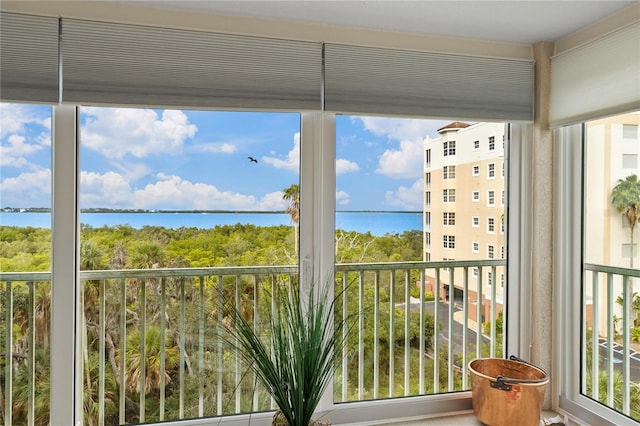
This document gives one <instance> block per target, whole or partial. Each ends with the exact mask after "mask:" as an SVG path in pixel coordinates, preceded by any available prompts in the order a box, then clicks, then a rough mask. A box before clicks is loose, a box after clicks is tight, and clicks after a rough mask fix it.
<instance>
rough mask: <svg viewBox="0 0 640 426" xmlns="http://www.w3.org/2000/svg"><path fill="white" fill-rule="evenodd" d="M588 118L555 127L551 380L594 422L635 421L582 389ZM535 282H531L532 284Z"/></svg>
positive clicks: (564, 399) (570, 409)
mask: <svg viewBox="0 0 640 426" xmlns="http://www.w3.org/2000/svg"><path fill="white" fill-rule="evenodd" d="M585 135H586V131H585V128H584V124H576V125H573V126H567V127H562V128H557V129H555V130H554V132H553V139H554V144H553V155H554V158H555V159H557V161H556V162H555V163H554V169H555V173H554V194H553V202H554V206H556V207H557V208H556V209H555V211H554V217H553V228H554V235H553V245H554V250H553V281H554V282H555V283H557V285H554V286H553V301H554V304H553V312H554V318H553V324H554V327H553V333H552V341H553V343H554V345H555V346H556V348H557V349H556V350H554V351H553V361H554V363H555V364H556V365H557V366H558V368H559V370H558V373H557V374H556V377H555V381H554V382H552V388H553V392H555V394H556V395H558V399H557V402H555V404H557V407H558V410H559V411H562V412H566V413H568V414H570V415H572V416H575V417H577V418H580V419H581V421H583V422H587V423H589V424H615V425H624V424H635V422H633V421H632V420H630V419H629V418H628V417H626V416H624V415H622V414H620V413H618V412H616V411H614V410H612V409H610V408H608V407H606V406H604V405H603V404H600V403H598V402H596V401H594V400H592V399H591V398H588V397H586V396H584V395H582V394H581V393H580V381H581V372H580V369H581V361H580V356H581V354H580V352H581V351H576V350H575V348H582V344H581V336H582V333H581V317H582V310H581V297H582V295H581V286H582V283H581V281H582V256H583V253H582V244H583V242H582V235H583V227H584V223H583V220H575V218H576V217H579V218H583V213H584V206H583V201H584V192H583V186H582V180H583V173H585V170H584V169H585V168H584V161H585V157H584V155H585V150H584V145H583V144H584V137H585ZM528 286H531V284H528Z"/></svg>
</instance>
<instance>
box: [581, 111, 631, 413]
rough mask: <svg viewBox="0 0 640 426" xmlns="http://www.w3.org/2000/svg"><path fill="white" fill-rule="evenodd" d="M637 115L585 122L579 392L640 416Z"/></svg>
mask: <svg viewBox="0 0 640 426" xmlns="http://www.w3.org/2000/svg"><path fill="white" fill-rule="evenodd" d="M639 125H640V113H635V114H625V115H620V116H615V117H610V118H606V119H602V120H597V121H592V122H588V123H586V142H585V143H586V157H585V172H584V200H585V201H584V235H583V244H584V262H585V264H584V274H583V276H584V281H583V300H582V309H583V324H582V325H583V329H582V337H583V348H584V350H585V351H586V352H585V353H583V356H582V371H581V376H582V388H581V392H582V393H583V394H585V395H586V396H588V397H591V398H593V399H594V400H596V401H599V402H601V403H603V404H605V405H607V406H609V407H611V408H613V409H614V410H616V411H619V412H621V413H623V414H625V415H627V416H631V417H633V418H634V419H636V420H640V269H639V266H640V258H638V244H639V243H640V234H639V229H640V223H639V220H640V178H639V177H640V168H639V166H638V163H637V157H638V155H639V154H640V140H639V139H638V137H639V136H638V132H637V128H638V126H639Z"/></svg>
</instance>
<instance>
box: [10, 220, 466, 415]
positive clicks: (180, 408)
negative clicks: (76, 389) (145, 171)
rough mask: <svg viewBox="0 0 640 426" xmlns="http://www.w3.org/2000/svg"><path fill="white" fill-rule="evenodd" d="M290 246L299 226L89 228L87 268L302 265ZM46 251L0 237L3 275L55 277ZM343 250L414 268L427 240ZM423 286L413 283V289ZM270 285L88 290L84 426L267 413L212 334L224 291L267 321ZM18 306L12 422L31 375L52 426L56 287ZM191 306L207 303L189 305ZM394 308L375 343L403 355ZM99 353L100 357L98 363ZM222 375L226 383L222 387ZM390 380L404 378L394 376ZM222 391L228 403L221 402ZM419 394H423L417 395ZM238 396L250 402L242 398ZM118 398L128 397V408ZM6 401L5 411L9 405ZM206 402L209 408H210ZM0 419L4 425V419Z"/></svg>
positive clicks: (350, 237)
mask: <svg viewBox="0 0 640 426" xmlns="http://www.w3.org/2000/svg"><path fill="white" fill-rule="evenodd" d="M294 238H295V237H294V235H292V233H291V227H287V226H272V227H256V226H253V225H241V224H237V225H232V226H218V227H216V228H213V229H197V228H179V229H167V228H162V227H154V226H146V227H143V228H141V229H134V228H132V227H130V226H127V225H120V226H114V227H100V228H92V227H89V226H84V225H83V226H82V229H81V246H80V252H81V256H80V264H81V268H82V269H83V270H97V269H99V270H122V269H157V268H180V267H187V268H199V267H210V266H213V267H227V266H237V265H251V266H260V265H265V266H267V265H268V266H275V265H292V264H294V265H295V263H296V254H295V252H291V251H289V250H288V247H292V246H293V241H294ZM50 241H51V237H50V232H49V230H46V229H39V228H28V227H7V226H0V270H2V271H3V272H9V271H15V272H26V271H47V270H48V269H49V268H50V266H49V265H50V263H51V261H50ZM336 245H337V247H336V249H337V256H338V257H339V258H340V259H341V261H342V262H388V261H392V260H394V261H396V260H400V259H404V260H418V259H420V257H421V249H422V247H421V246H422V236H421V233H420V231H412V232H404V233H402V234H393V235H384V236H373V235H371V234H369V233H354V232H346V231H337V234H336ZM355 279H356V278H350V280H355ZM416 279H417V277H412V280H413V282H415V280H416ZM289 282H290V277H286V276H284V277H279V278H278V281H277V282H276V283H275V284H276V285H281V284H286V283H289ZM273 285H274V283H272V282H267V281H261V280H258V281H255V282H254V281H252V280H250V279H248V277H247V278H243V279H242V280H241V281H240V282H236V281H235V279H230V280H227V279H224V280H223V281H222V283H221V285H220V282H219V281H218V280H217V279H214V277H210V278H200V277H193V278H184V279H180V278H166V279H160V278H153V279H146V278H144V279H143V278H133V279H127V280H126V282H125V281H124V280H120V279H109V280H84V281H83V285H82V312H83V317H82V329H83V336H82V341H83V342H84V343H83V344H82V351H81V352H82V359H83V369H82V372H83V383H84V394H83V399H84V411H85V416H84V418H85V424H88V425H93V424H99V422H100V421H101V419H102V418H103V419H104V423H105V424H118V423H119V422H120V421H121V419H124V421H126V422H127V423H139V422H143V421H146V422H149V421H161V420H168V419H178V418H190V417H198V416H202V415H203V416H215V415H219V414H226V413H235V412H238V411H240V412H250V411H255V410H268V409H270V408H271V406H270V398H269V397H268V394H267V393H266V392H265V391H264V389H259V390H258V391H257V393H255V398H251V397H245V396H246V395H254V393H253V389H254V388H255V386H254V383H253V380H252V379H251V378H250V377H246V378H244V379H241V380H240V381H239V382H238V381H237V376H236V375H237V372H236V371H237V366H236V365H235V358H234V356H233V354H232V352H231V351H230V350H229V349H226V350H224V351H219V348H218V347H217V346H216V343H215V342H216V339H215V334H216V324H218V323H219V321H220V320H222V321H226V319H225V318H226V316H225V315H223V312H222V311H221V310H220V309H219V306H218V302H217V300H218V299H217V294H218V293H217V292H218V288H220V289H221V290H222V291H223V294H224V295H225V296H226V297H229V298H236V297H237V300H238V301H239V302H241V305H242V306H244V307H245V308H243V310H242V312H243V315H244V316H245V318H247V319H250V318H252V315H254V313H255V312H259V313H260V315H261V316H262V317H266V315H267V314H268V312H270V309H271V307H270V306H269V301H268V298H266V297H264V298H262V299H258V300H259V303H258V305H257V307H256V308H255V309H254V308H253V307H251V304H250V303H247V302H248V301H250V300H252V299H253V293H254V292H259V293H260V294H263V295H264V294H268V292H270V291H271V292H272V288H273V287H272V286H273ZM390 289H391V288H390V286H389V281H388V280H386V281H385V280H382V281H381V286H380V294H379V295H378V297H379V301H378V303H380V304H381V306H383V307H384V306H386V311H387V312H389V309H390V306H389V303H390V302H389V301H390V297H391V292H390ZM7 290H8V288H7V285H6V284H5V283H3V284H0V315H1V316H2V320H1V321H0V345H1V347H2V348H4V347H6V342H5V337H6V335H7V330H6V327H7V323H6V321H5V319H6V312H7V305H6V302H7V300H8V299H7V297H6V294H7ZM349 291H350V292H351V291H352V290H351V289H350V290H349ZM396 291H397V290H396ZM11 295H12V297H13V300H12V309H13V330H12V337H13V351H12V352H13V371H12V374H13V381H12V388H13V395H12V398H13V409H12V415H13V423H14V424H24V423H26V421H27V420H26V419H27V416H28V400H29V399H28V398H29V397H28V395H29V393H30V391H29V388H30V387H31V386H33V385H30V384H29V383H30V382H29V374H28V373H29V371H34V370H33V367H35V371H36V377H35V382H34V383H35V389H34V394H33V395H34V398H35V399H34V401H35V417H36V418H35V424H37V425H39V424H42V425H45V424H48V403H49V392H50V389H49V379H48V377H49V373H48V371H49V370H48V369H49V349H50V324H51V309H50V304H51V301H50V299H51V292H50V284H49V282H33V283H24V282H22V283H18V282H16V283H13V284H12V288H11ZM400 296H401V295H400V294H396V295H395V297H396V300H400ZM195 301H202V303H193V302H195ZM373 303H374V300H373V294H372V293H368V294H367V296H366V300H365V306H366V308H365V310H367V311H368V312H370V311H371V309H372V306H373ZM348 304H349V311H350V312H353V311H354V310H356V309H357V297H356V296H355V295H353V294H350V296H349V298H348ZM30 306H32V308H31V307H30ZM256 309H257V310H256ZM393 309H394V312H395V313H394V316H395V317H396V320H395V328H394V332H393V335H390V334H389V331H388V330H385V328H386V327H380V330H381V332H380V334H379V335H378V336H377V339H378V342H379V345H380V346H381V347H387V348H389V347H398V348H401V347H403V345H404V342H405V334H404V330H405V327H404V313H403V310H402V309H401V308H400V307H394V308H393ZM30 311H31V312H33V315H32V319H33V328H34V341H35V363H36V365H35V366H31V365H30V364H29V362H28V360H27V355H28V353H29V332H30V325H29V324H30V323H29V317H30V315H29V312H30ZM365 315H368V314H366V313H365ZM387 315H388V313H387ZM371 318H372V317H371V315H368V316H367V317H366V319H365V324H366V330H365V331H366V333H368V334H367V338H366V339H365V348H367V347H368V348H369V349H367V351H368V354H367V356H366V357H365V359H364V361H363V362H365V363H366V365H367V366H371V365H373V361H372V359H371V355H370V353H371V351H370V348H371V347H372V345H373V339H374V337H373V335H372V334H371V331H370V330H371V329H372V324H373V323H372V322H371V321H372V320H371ZM382 320H384V319H382ZM384 321H387V322H388V320H384ZM410 321H411V323H410V325H409V326H408V327H407V328H406V329H407V330H409V333H410V335H409V336H408V341H409V342H410V345H411V347H410V350H411V359H410V362H411V363H412V364H413V363H417V360H418V359H419V357H420V354H419V352H418V345H417V336H419V327H418V326H417V324H419V323H418V321H417V317H416V315H415V314H414V313H411V316H410ZM143 327H144V332H143ZM122 330H124V333H122V332H121V331H122ZM433 330H434V323H433V317H432V316H430V315H429V314H427V315H426V318H425V332H424V334H423V335H424V336H425V338H426V339H427V342H426V346H427V348H429V347H431V339H432V335H433ZM143 336H144V339H143ZM101 347H103V348H104V349H103V350H104V352H101ZM357 352H358V342H357V341H355V340H352V338H351V337H350V340H349V341H348V344H347V347H346V348H345V351H344V355H345V356H346V359H348V361H349V368H348V373H347V376H348V381H349V384H350V385H349V390H348V392H349V393H351V392H352V389H355V388H356V386H357V385H356V384H357V377H356V376H355V374H357V371H358V366H357V363H358V357H357V356H355V355H356V354H357ZM393 356H394V357H395V359H390V358H389V351H384V353H381V356H380V361H379V362H380V366H381V368H388V367H389V366H392V365H394V364H395V365H398V366H399V365H401V364H402V362H403V360H404V359H405V358H404V357H403V354H402V351H401V350H399V349H398V350H396V351H395V353H394V355H393ZM441 356H442V357H443V358H442V360H441V362H440V369H441V370H442V373H443V377H445V376H446V374H447V371H446V360H445V358H444V357H445V356H446V355H445V354H442V355H441ZM101 359H102V360H104V361H103V362H102V361H101ZM5 366H6V360H5V359H4V357H0V384H1V386H0V388H1V389H0V392H4V390H5V387H4V382H5V374H6V367H5ZM443 366H444V367H443ZM432 367H433V362H431V363H427V367H426V369H427V371H430V370H428V369H429V368H432ZM366 368H369V367H366ZM101 369H102V370H101ZM219 372H221V373H222V376H219ZM393 374H402V373H401V372H400V369H399V368H397V370H396V372H395V373H393ZM457 374H458V373H457ZM426 376H427V384H426V386H427V388H428V389H430V387H429V386H432V382H429V380H432V377H433V374H432V373H427V374H426ZM429 377H431V379H430V378H429ZM458 377H459V374H458ZM369 381H370V377H367V378H366V382H365V383H366V386H367V390H366V391H365V398H367V397H369V398H370V397H373V396H372V394H371V393H370V389H371V387H372V386H371V383H370V382H369ZM458 382H459V381H458ZM219 386H222V388H219ZM412 386H417V385H414V384H412ZM390 388H391V389H390ZM219 389H220V390H221V395H222V399H221V401H218V395H219V392H218V390H219ZM380 392H381V393H383V394H385V395H388V394H393V395H402V394H404V389H403V388H402V380H400V379H399V378H398V379H396V380H391V379H389V376H387V377H383V378H382V379H381V383H380ZM413 392H414V393H416V392H417V389H414V390H413ZM101 393H102V395H103V397H102V400H103V403H102V406H101V405H100V395H101ZM238 394H242V395H245V396H243V397H241V398H240V399H237V397H236V395H238ZM121 395H124V399H122V400H121V399H120V398H121ZM0 398H1V399H3V400H4V398H3V395H2V394H0ZM161 401H162V402H161ZM200 401H204V405H203V406H202V402H200ZM199 407H201V408H199ZM4 408H5V404H0V410H4ZM2 415H3V418H4V413H2Z"/></svg>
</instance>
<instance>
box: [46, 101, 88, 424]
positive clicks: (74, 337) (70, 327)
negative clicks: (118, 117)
mask: <svg viewBox="0 0 640 426" xmlns="http://www.w3.org/2000/svg"><path fill="white" fill-rule="evenodd" d="M77 123H78V121H77V110H76V107H75V106H69V105H58V106H55V107H54V108H53V144H52V156H53V164H52V203H53V204H52V206H53V208H52V226H51V230H52V236H51V240H52V250H51V253H52V255H51V257H52V259H51V260H52V262H51V263H52V266H51V268H52V269H51V271H52V274H51V275H52V277H51V311H52V312H51V390H52V392H51V418H50V424H51V425H53V426H68V425H72V424H81V423H82V386H81V379H80V375H79V374H76V373H77V372H78V371H79V369H78V368H77V366H78V363H79V362H80V358H79V356H78V354H79V350H80V345H79V342H78V336H79V333H78V330H79V327H78V321H77V320H78V318H80V317H79V315H78V313H79V304H78V293H79V292H78V280H77V278H78V274H77V271H78V235H79V207H78V182H79V178H78V176H79V171H78V140H77V136H78V132H77ZM54 390H55V391H54Z"/></svg>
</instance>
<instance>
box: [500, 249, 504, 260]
mask: <svg viewBox="0 0 640 426" xmlns="http://www.w3.org/2000/svg"><path fill="white" fill-rule="evenodd" d="M500 259H504V246H500Z"/></svg>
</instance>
